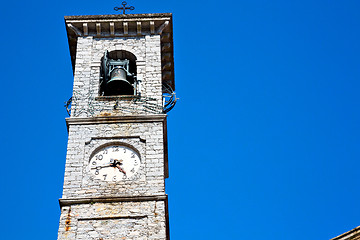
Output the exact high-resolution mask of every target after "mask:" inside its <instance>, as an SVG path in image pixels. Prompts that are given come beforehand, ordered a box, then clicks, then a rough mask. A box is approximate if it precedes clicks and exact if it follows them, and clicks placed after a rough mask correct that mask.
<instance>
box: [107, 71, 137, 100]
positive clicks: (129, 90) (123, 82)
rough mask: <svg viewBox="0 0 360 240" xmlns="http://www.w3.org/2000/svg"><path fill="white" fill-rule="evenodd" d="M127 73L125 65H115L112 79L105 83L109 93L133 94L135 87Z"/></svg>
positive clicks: (111, 75)
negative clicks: (128, 78) (127, 77)
mask: <svg viewBox="0 0 360 240" xmlns="http://www.w3.org/2000/svg"><path fill="white" fill-rule="evenodd" d="M126 76H127V73H126V70H125V69H124V68H123V67H115V68H114V69H113V70H112V71H111V73H110V79H109V80H108V81H107V82H106V83H105V85H106V89H107V92H108V94H109V95H133V94H134V88H133V86H132V85H131V83H130V82H129V81H128V80H127V79H126Z"/></svg>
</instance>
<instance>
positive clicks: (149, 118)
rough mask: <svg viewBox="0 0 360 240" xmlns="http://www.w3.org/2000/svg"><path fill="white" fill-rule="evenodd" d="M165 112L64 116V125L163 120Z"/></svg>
mask: <svg viewBox="0 0 360 240" xmlns="http://www.w3.org/2000/svg"><path fill="white" fill-rule="evenodd" d="M166 117H167V115H166V114H157V115H124V116H108V117H92V118H77V117H70V118H66V119H65V120H66V125H67V127H68V128H69V125H89V124H104V123H106V124H109V123H139V122H141V123H143V122H164V121H165V120H166Z"/></svg>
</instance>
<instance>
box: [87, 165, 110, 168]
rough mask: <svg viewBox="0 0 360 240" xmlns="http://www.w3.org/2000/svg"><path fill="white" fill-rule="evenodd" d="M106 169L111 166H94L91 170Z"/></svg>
mask: <svg viewBox="0 0 360 240" xmlns="http://www.w3.org/2000/svg"><path fill="white" fill-rule="evenodd" d="M106 167H111V164H109V165H105V166H96V167H92V168H91V169H101V168H106Z"/></svg>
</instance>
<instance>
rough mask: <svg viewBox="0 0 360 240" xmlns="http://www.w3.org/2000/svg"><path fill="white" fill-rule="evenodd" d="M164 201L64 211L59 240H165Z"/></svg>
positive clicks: (74, 207)
mask: <svg viewBox="0 0 360 240" xmlns="http://www.w3.org/2000/svg"><path fill="white" fill-rule="evenodd" d="M165 224H166V218H165V203H164V201H145V202H117V203H92V204H79V205H73V206H66V207H63V208H62V211H61V217H60V226H59V235H58V240H74V239H76V240H99V239H102V240H123V239H127V240H155V239H156V240H165V239H166V226H165Z"/></svg>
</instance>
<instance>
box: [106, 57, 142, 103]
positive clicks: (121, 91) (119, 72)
mask: <svg viewBox="0 0 360 240" xmlns="http://www.w3.org/2000/svg"><path fill="white" fill-rule="evenodd" d="M100 72H101V76H100V96H116V95H136V91H137V79H136V57H135V55H134V54H132V53H131V52H128V51H125V50H118V51H111V52H108V51H106V52H105V53H104V56H103V57H102V58H101V69H100Z"/></svg>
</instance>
